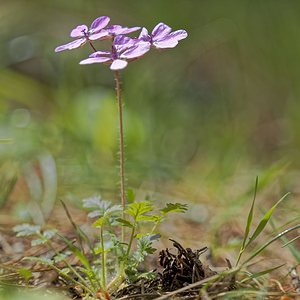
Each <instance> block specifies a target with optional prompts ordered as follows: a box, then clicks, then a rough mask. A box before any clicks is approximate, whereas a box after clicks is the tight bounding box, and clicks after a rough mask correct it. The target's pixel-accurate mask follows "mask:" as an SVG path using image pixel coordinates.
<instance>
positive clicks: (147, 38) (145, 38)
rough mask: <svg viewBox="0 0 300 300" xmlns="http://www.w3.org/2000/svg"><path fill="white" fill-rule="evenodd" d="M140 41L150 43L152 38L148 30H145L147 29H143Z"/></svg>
mask: <svg viewBox="0 0 300 300" xmlns="http://www.w3.org/2000/svg"><path fill="white" fill-rule="evenodd" d="M138 39H139V40H143V41H146V42H148V41H150V36H149V33H148V30H147V28H145V27H143V28H142V30H141V33H140V35H139V37H138Z"/></svg>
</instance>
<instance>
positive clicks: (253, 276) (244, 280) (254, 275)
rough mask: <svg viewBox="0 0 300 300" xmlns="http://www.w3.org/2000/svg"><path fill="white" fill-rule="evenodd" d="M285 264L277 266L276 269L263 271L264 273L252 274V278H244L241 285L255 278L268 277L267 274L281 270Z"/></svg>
mask: <svg viewBox="0 0 300 300" xmlns="http://www.w3.org/2000/svg"><path fill="white" fill-rule="evenodd" d="M284 265H285V264H282V265H280V266H277V267H275V268H272V269H268V270H265V271H262V272H259V273H255V274H251V275H250V276H248V277H247V278H244V279H242V280H241V281H240V283H243V282H246V281H248V280H251V279H254V278H257V277H261V276H263V275H266V274H269V273H271V272H272V271H274V270H277V269H279V268H281V267H282V266H284Z"/></svg>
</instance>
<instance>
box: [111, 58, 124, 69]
mask: <svg viewBox="0 0 300 300" xmlns="http://www.w3.org/2000/svg"><path fill="white" fill-rule="evenodd" d="M127 65H128V62H127V61H126V60H122V59H116V60H114V61H113V62H112V64H111V65H110V69H111V70H114V71H117V70H122V69H124V68H126V67H127Z"/></svg>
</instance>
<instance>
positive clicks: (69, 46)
mask: <svg viewBox="0 0 300 300" xmlns="http://www.w3.org/2000/svg"><path fill="white" fill-rule="evenodd" d="M85 43H86V38H82V39H78V40H75V41H72V42H70V43H68V44H65V45H61V46H58V47H56V48H55V50H54V51H55V52H60V51H63V50H72V49H75V48H79V47H80V46H82V45H84V44H85Z"/></svg>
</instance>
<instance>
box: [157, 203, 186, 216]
mask: <svg viewBox="0 0 300 300" xmlns="http://www.w3.org/2000/svg"><path fill="white" fill-rule="evenodd" d="M159 211H160V212H161V213H162V214H163V215H166V214H168V213H170V212H182V213H184V212H186V211H187V204H180V203H175V204H174V203H167V206H166V207H164V208H161V209H159Z"/></svg>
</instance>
